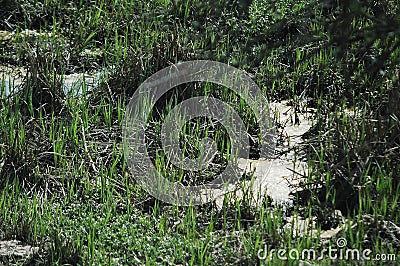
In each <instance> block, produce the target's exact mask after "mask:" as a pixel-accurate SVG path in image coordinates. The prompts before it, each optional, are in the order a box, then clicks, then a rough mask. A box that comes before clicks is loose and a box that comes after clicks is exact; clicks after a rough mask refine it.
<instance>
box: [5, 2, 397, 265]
mask: <svg viewBox="0 0 400 266" xmlns="http://www.w3.org/2000/svg"><path fill="white" fill-rule="evenodd" d="M3 2H4V5H3ZM3 2H2V5H3V7H2V8H1V12H0V14H1V15H0V17H1V18H2V20H3V18H7V23H6V22H1V24H0V30H7V31H13V32H15V34H14V37H13V39H12V41H11V42H10V43H8V45H3V44H2V43H1V42H0V51H1V54H0V62H1V64H3V65H10V66H12V67H25V68H26V70H27V76H26V79H25V81H24V84H23V85H22V86H21V88H19V90H18V88H17V89H16V91H15V93H13V94H12V95H11V96H2V98H1V99H0V111H1V113H2V115H1V116H0V158H1V159H0V166H1V167H0V189H1V190H0V233H1V234H0V236H1V238H2V239H18V240H21V241H22V242H24V243H26V244H31V245H35V246H38V247H39V248H40V251H39V253H38V254H37V255H35V256H34V258H33V259H32V263H34V264H48V265H64V264H80V265H156V264H160V265H231V264H238V265H240V264H241V265H253V264H261V265H264V264H265V265H287V264H293V265H296V264H298V263H299V260H296V259H289V260H288V261H283V260H280V259H278V258H277V257H274V258H273V259H272V261H269V260H260V259H259V258H258V255H257V254H258V251H259V250H261V249H263V248H265V246H268V248H269V249H286V250H290V249H297V250H300V251H301V250H303V249H307V248H315V249H316V250H317V251H321V250H322V249H323V248H326V247H329V246H331V247H335V245H336V244H335V243H336V239H337V238H339V237H344V238H345V239H346V240H347V241H348V244H347V247H351V248H358V249H360V250H362V249H366V248H369V249H371V250H372V251H373V254H375V253H382V254H392V253H393V254H396V256H397V261H398V260H399V257H398V256H399V253H398V252H399V251H398V248H399V244H398V243H397V244H396V242H395V241H393V239H392V240H391V238H390V236H388V235H385V233H387V231H385V230H384V229H385V228H384V227H382V226H381V225H380V223H384V222H386V223H390V222H391V223H393V224H396V225H400V217H399V197H400V196H399V195H400V182H399V174H400V168H399V166H398V165H399V164H398V163H399V160H398V158H397V157H398V156H397V154H398V149H399V138H398V134H399V120H398V119H399V116H400V115H399V113H398V110H399V109H397V110H395V109H385V108H386V107H385V106H390V104H391V98H390V95H392V94H391V93H392V92H393V91H394V92H395V91H396V89H397V90H398V87H396V86H399V85H396V84H398V73H399V71H400V70H399V67H398V62H399V46H398V43H399V38H398V35H396V34H398V28H396V27H395V26H394V27H393V29H392V28H390V29H388V32H386V31H385V30H382V31H377V30H376V28H374V27H378V28H379V27H380V26H381V24H379V23H381V22H380V21H381V20H379V19H374V18H370V17H369V16H368V15H365V14H374V13H373V12H375V11H374V10H373V7H368V8H366V9H363V8H364V7H362V8H361V7H360V8H361V9H359V11H357V10H358V9H357V8H358V7H357V5H355V6H351V8H352V10H353V11H354V14H355V15H354V16H353V17H351V18H350V23H349V24H347V25H350V27H351V29H350V30H349V32H350V33H349V35H352V34H353V35H352V36H359V35H357V34H358V33H359V32H358V30H360V29H362V30H363V31H364V32H367V33H368V34H365V36H364V35H362V36H361V37H360V38H364V37H365V39H360V40H358V39H355V40H349V39H343V38H345V37H346V36H342V35H340V34H341V32H339V33H338V32H336V31H335V29H336V28H338V27H339V26H337V25H336V26H335V23H338V22H337V21H335V20H334V17H335V16H336V15H335V13H334V12H335V11H334V10H329V9H328V10H326V9H324V8H313V7H314V6H315V3H316V2H315V1H311V0H310V1H274V2H271V1H261V0H254V1H253V3H252V5H251V6H250V7H249V9H248V10H246V8H245V7H244V6H243V3H244V2H245V1H244V2H243V3H242V2H241V3H242V4H239V2H238V1H232V2H230V3H229V4H227V3H225V2H224V1H203V2H198V1H191V0H188V1H167V0H165V1H164V0H158V1H156V0H154V1H147V2H146V1H141V0H133V1H104V0H98V1H95V2H93V3H90V4H89V3H86V2H84V1H81V2H76V1H75V2H74V1H60V0H51V1H44V2H38V1H24V2H20V1H3ZM350 2H354V1H350ZM387 3H388V6H389V7H390V8H388V9H387V10H386V13H385V14H384V15H382V16H386V17H384V18H386V19H393V21H392V23H395V22H396V23H397V22H398V15H396V14H397V13H396V12H394V11H391V10H397V11H398V7H397V6H396V4H395V1H387ZM247 11H248V13H247ZM356 11H357V12H358V13H357V12H356ZM365 12H367V13H365ZM326 13H327V14H326ZM352 14H353V13H352ZM372 16H374V15H372ZM376 16H378V14H377V15H376ZM396 16H397V17H396ZM329 19H331V21H329ZM339 22H340V21H339ZM332 25H333V26H332ZM390 25H391V24H390ZM339 28H340V27H339ZM25 29H30V30H36V31H37V33H38V36H36V37H34V36H28V35H26V34H23V32H24V30H25ZM345 30H347V29H345V27H344V26H343V31H345ZM360 31H361V30H360ZM361 32H362V31H361ZM392 32H393V34H392ZM374 34H375V35H374ZM379 34H381V35H379ZM377 35H378V36H377ZM335 38H336V39H335ZM340 40H344V41H347V43H348V46H347V47H341V45H340V44H339V43H340ZM90 51H96V52H94V53H90ZM360 51H361V52H360ZM376 58H378V59H379V60H375V59H376ZM191 59H210V60H217V61H221V62H225V63H228V64H230V65H233V66H237V67H239V68H240V69H243V70H245V71H247V72H248V73H249V74H250V75H251V76H252V77H253V80H254V81H255V82H257V84H258V85H259V86H260V88H262V90H263V92H264V93H265V96H266V97H267V98H268V99H269V100H271V101H272V100H289V101H290V102H291V103H292V104H293V105H294V107H295V108H296V110H297V111H300V109H301V103H303V102H306V104H307V105H308V106H309V107H313V108H315V110H316V111H315V118H314V119H315V127H314V132H311V133H310V134H309V137H308V141H307V142H306V143H307V144H306V145H304V147H302V150H301V151H299V153H298V156H303V157H306V159H307V160H308V163H309V167H310V169H312V171H310V175H309V176H308V181H309V182H308V184H305V188H306V189H305V191H306V192H307V193H308V195H307V193H304V194H305V196H302V195H297V196H298V201H296V202H295V206H294V207H293V208H289V210H286V211H285V210H283V208H282V206H275V205H271V202H269V201H268V199H265V200H266V202H264V204H263V205H262V206H261V207H260V208H258V209H256V208H254V207H252V206H250V203H249V202H250V200H249V198H250V197H244V199H243V200H240V199H236V198H233V199H229V197H230V196H229V195H227V196H226V197H227V198H226V199H225V204H224V206H223V208H222V209H218V208H217V207H216V205H215V204H214V203H209V204H206V205H203V206H196V207H178V206H173V205H169V204H166V203H163V202H160V201H158V200H156V199H154V198H153V197H152V196H150V195H149V194H148V193H147V192H146V191H144V190H143V189H142V188H141V187H140V185H139V184H138V183H137V182H136V181H135V179H134V178H133V177H131V175H130V172H129V169H128V166H127V164H126V162H125V160H124V159H125V158H124V152H123V145H122V126H123V123H124V116H125V109H126V105H127V103H128V102H129V100H130V96H131V95H132V94H133V93H134V91H135V90H136V88H137V87H138V86H139V85H140V84H141V83H142V82H143V81H144V80H145V79H146V78H147V77H149V76H150V75H151V74H153V73H155V72H156V71H157V70H160V69H162V68H164V67H167V66H170V65H171V64H174V63H177V62H179V61H187V60H191ZM101 68H106V69H109V71H110V74H109V75H108V76H107V78H106V79H105V80H104V81H102V83H101V84H100V85H99V87H98V88H95V89H94V90H87V88H86V85H85V84H84V85H83V88H82V95H78V96H77V95H75V94H74V93H69V94H68V93H65V92H63V90H62V82H63V80H62V75H63V74H67V73H74V72H84V71H87V72H90V71H95V70H98V69H101ZM381 73H385V74H384V75H383V74H381ZM396 75H397V76H396ZM396 82H397V83H396ZM1 88H2V91H4V89H5V84H4V83H2V85H1ZM179 89H185V90H184V93H181V94H179V93H175V94H171V95H169V96H171V98H170V99H162V100H161V101H160V102H159V103H158V105H157V108H156V110H153V116H152V118H151V121H149V125H150V126H149V129H148V132H147V133H148V137H149V138H150V139H151V140H152V141H153V143H152V144H151V145H149V146H150V148H151V155H152V160H153V162H154V164H155V165H156V166H157V167H159V169H160V171H161V172H162V173H163V174H164V175H166V176H168V178H170V179H171V180H178V181H180V182H182V183H183V184H193V183H195V182H200V183H201V181H203V182H204V181H205V180H208V179H210V178H212V177H213V173H212V170H213V169H206V170H205V171H203V172H201V173H187V172H185V171H182V170H180V169H177V167H175V166H173V165H172V164H171V163H170V162H168V161H166V157H165V156H164V153H163V152H162V151H161V140H160V131H161V125H162V122H163V119H164V118H165V115H166V113H167V112H168V111H169V110H171V109H172V108H173V107H174V105H175V104H176V103H177V102H179V101H181V100H183V99H187V98H190V97H193V96H201V95H211V96H214V97H217V98H219V99H221V100H223V101H224V102H226V103H229V104H230V105H231V106H232V107H233V109H234V110H236V111H237V112H238V113H239V114H240V115H241V118H242V119H243V121H244V122H245V126H246V128H247V129H248V132H249V133H250V134H251V135H252V136H253V137H254V138H255V139H257V136H258V133H259V132H258V131H257V125H255V117H254V115H253V114H251V112H250V111H249V108H248V106H247V105H246V104H245V103H244V101H243V99H238V95H236V94H235V93H233V92H232V91H230V90H227V89H226V88H223V87H218V86H213V85H211V84H197V83H196V84H195V83H192V84H188V85H187V86H186V85H185V86H181V87H179ZM177 91H178V90H177ZM175 92H176V91H175ZM2 95H4V93H2ZM171 99H172V100H171ZM345 110H351V111H352V112H353V114H348V113H346V112H345ZM396 117H397V118H396ZM396 119H397V120H396ZM206 136H207V137H212V138H213V139H214V140H215V142H216V143H217V146H218V153H217V156H216V158H215V159H214V161H213V162H214V164H215V165H217V166H216V168H217V170H220V169H221V168H223V166H224V165H225V163H226V161H227V158H228V157H229V156H231V154H230V152H229V150H230V145H231V142H230V140H229V138H228V136H227V132H226V130H223V128H222V127H221V125H215V121H210V120H206V119H203V120H202V119H198V120H196V119H193V120H191V121H190V123H186V124H185V126H184V127H183V129H182V132H181V136H180V138H181V142H182V149H183V150H184V152H185V153H186V154H187V155H188V156H189V157H190V156H191V157H193V158H194V157H196V155H198V154H199V152H200V146H199V145H200V141H201V139H202V138H204V137H206ZM256 144H257V143H255V145H256ZM253 149H254V150H256V148H254V147H253ZM254 150H253V152H254ZM214 170H215V169H214ZM199 179H200V180H199ZM311 184H320V185H321V186H320V187H319V188H318V189H315V188H314V189H312V188H310V189H308V188H309V187H311ZM334 209H341V210H342V212H343V213H345V216H346V217H347V218H348V220H347V223H349V224H348V225H349V226H348V229H347V230H344V231H342V232H340V233H339V234H338V235H337V236H335V237H334V238H332V239H331V240H330V242H329V243H323V240H322V239H320V237H319V236H318V235H317V236H316V237H311V236H309V235H305V236H301V237H300V236H299V237H293V235H292V233H291V232H290V231H285V230H283V228H284V226H285V224H286V222H285V217H286V215H288V214H290V213H296V214H299V215H301V216H303V217H308V216H314V217H316V220H317V227H318V229H319V230H322V229H323V228H325V227H326V226H328V227H329V225H330V224H331V223H332V222H331V221H330V219H331V217H332V213H333V211H334ZM387 226H388V225H387V224H386V227H387ZM397 237H399V236H398V235H397ZM397 241H399V239H398V238H397ZM390 243H391V244H392V245H390ZM396 245H397V246H396ZM397 261H396V262H397ZM0 262H1V258H0ZM396 262H393V263H394V264H395V263H396ZM318 263H320V264H322V265H325V264H326V265H328V264H340V265H345V264H347V262H346V261H345V260H340V261H330V260H323V261H320V262H318ZM369 263H370V262H368V261H367V262H366V264H368V265H369ZM374 263H376V261H375V262H371V265H372V264H374ZM381 264H382V265H383V264H384V263H383V262H381Z"/></svg>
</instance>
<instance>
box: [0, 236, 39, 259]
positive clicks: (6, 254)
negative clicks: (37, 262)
mask: <svg viewBox="0 0 400 266" xmlns="http://www.w3.org/2000/svg"><path fill="white" fill-rule="evenodd" d="M38 251H39V248H38V247H32V246H30V245H25V244H23V243H21V242H20V241H18V240H3V241H0V263H7V264H8V263H12V264H14V263H28V262H29V261H30V260H31V259H32V257H33V256H34V255H35V254H37V252H38Z"/></svg>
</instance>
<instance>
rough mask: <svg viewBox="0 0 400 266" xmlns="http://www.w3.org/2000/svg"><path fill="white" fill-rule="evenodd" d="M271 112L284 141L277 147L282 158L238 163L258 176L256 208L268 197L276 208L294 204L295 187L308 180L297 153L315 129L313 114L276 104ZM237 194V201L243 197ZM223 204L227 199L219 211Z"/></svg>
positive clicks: (304, 164) (219, 200)
mask: <svg viewBox="0 0 400 266" xmlns="http://www.w3.org/2000/svg"><path fill="white" fill-rule="evenodd" d="M270 108H271V111H272V114H273V115H274V120H275V121H276V125H277V127H276V130H277V136H278V138H280V139H281V140H283V141H281V143H280V144H277V147H276V151H277V153H278V154H280V155H277V156H276V158H273V159H260V160H246V159H239V161H238V166H239V168H240V169H243V170H245V172H246V173H248V174H250V175H254V177H253V179H254V180H253V182H252V183H251V184H250V183H249V186H250V189H251V191H252V192H251V194H252V205H254V206H258V205H259V204H260V203H262V200H263V198H264V197H265V196H267V195H268V196H269V197H270V198H271V199H272V200H273V203H275V204H291V203H292V198H291V195H290V193H291V192H292V191H293V188H292V187H293V186H294V185H296V184H298V183H299V181H301V180H302V179H303V178H304V176H307V171H308V165H307V162H305V161H300V160H298V159H296V158H295V154H294V151H293V149H294V148H295V147H296V146H297V145H299V144H300V143H301V136H302V135H303V134H304V133H305V132H307V131H308V130H309V129H310V128H311V126H312V121H311V112H308V111H307V110H305V111H303V112H301V113H300V112H295V110H294V108H293V107H292V106H289V104H288V102H281V103H272V104H270ZM296 121H297V122H298V123H295V122H296ZM233 193H235V194H236V195H235V197H234V198H236V199H240V198H242V197H243V195H242V194H243V193H242V191H241V190H240V189H238V190H236V191H235V192H233ZM223 201H224V196H220V197H218V198H217V200H216V204H217V206H218V207H219V208H222V204H223Z"/></svg>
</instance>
